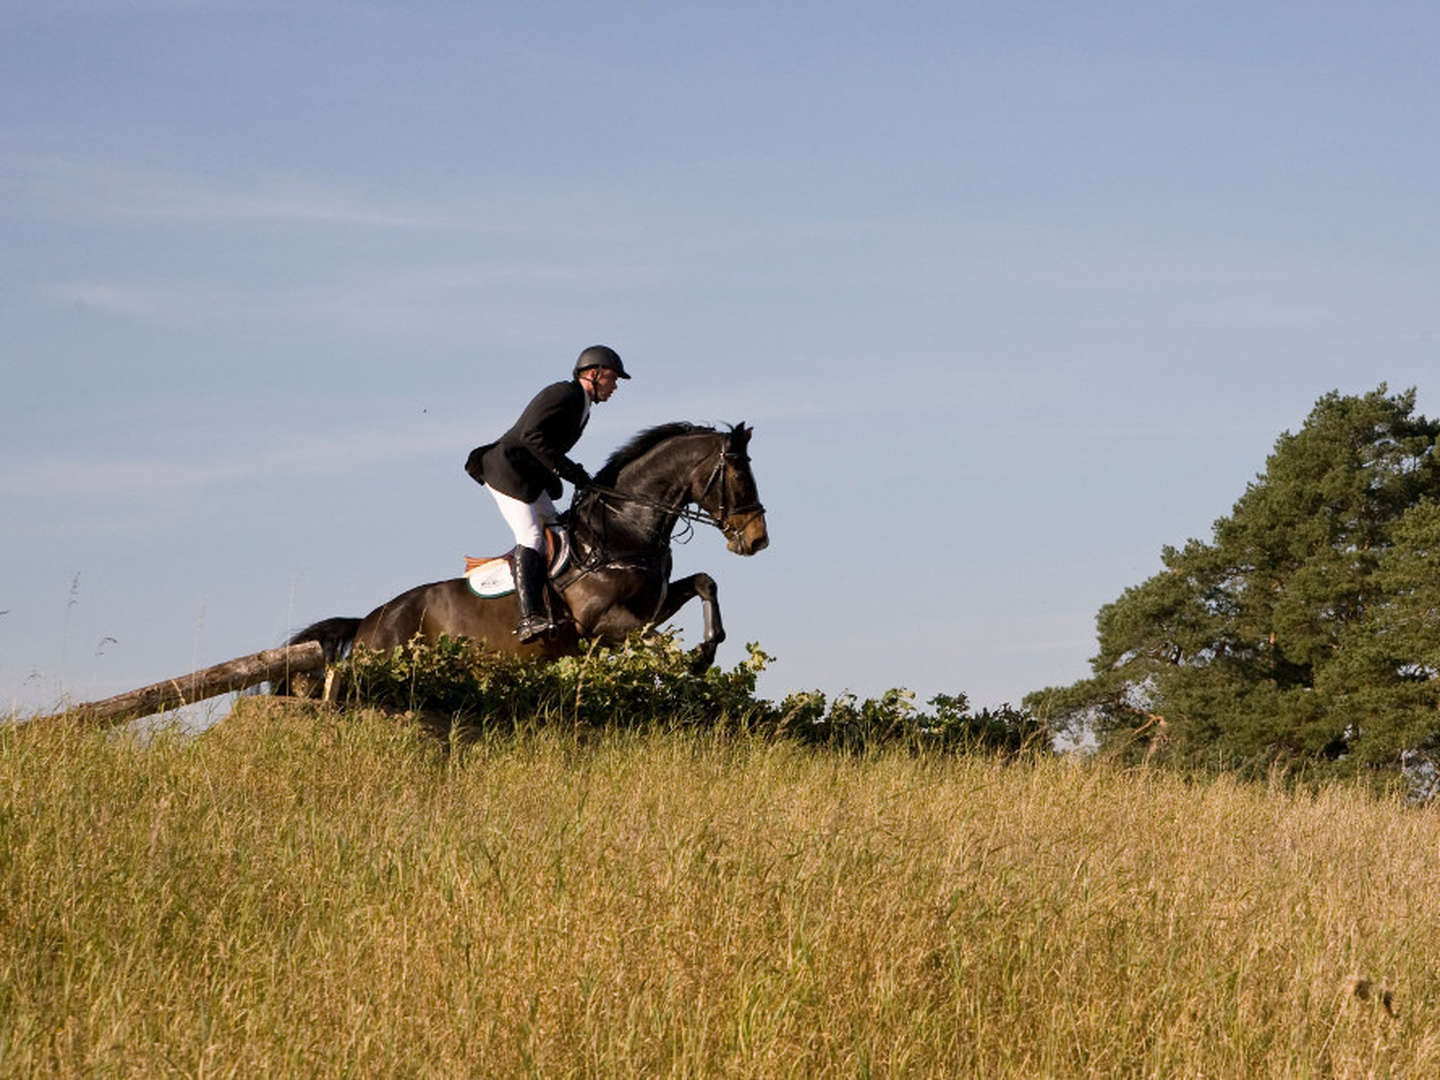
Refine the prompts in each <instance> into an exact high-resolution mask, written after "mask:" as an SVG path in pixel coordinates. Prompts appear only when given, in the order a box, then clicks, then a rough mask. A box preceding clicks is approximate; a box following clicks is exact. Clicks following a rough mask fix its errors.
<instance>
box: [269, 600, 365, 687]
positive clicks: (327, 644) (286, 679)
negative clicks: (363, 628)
mask: <svg viewBox="0 0 1440 1080" xmlns="http://www.w3.org/2000/svg"><path fill="white" fill-rule="evenodd" d="M359 629H360V620H359V619H353V618H350V617H348V616H345V615H336V616H334V617H333V618H329V619H321V620H320V621H319V622H316V623H311V624H310V625H309V626H307V627H305V629H304V630H301V631H300V632H299V633H298V634H296V635H294V636H293V637H292V638H290V640H289V641H287V642H285V644H286V645H304V644H305V643H306V642H307V641H318V642H319V643H320V647H321V648H322V649H323V650H324V652H325V663H327V664H333V663H335V661H336V660H340V659H342V658H343V657H345V656H347V655H349V653H350V646H351V645H352V644H353V643H354V641H355V631H357V630H359ZM323 684H324V676H323V675H317V673H315V672H313V671H294V672H291V673H289V674H287V675H285V676H283V677H282V678H280V679H278V680H276V681H275V682H273V683H272V684H271V685H270V692H271V693H272V694H284V695H291V696H294V697H319V696H320V690H321V687H322V685H323Z"/></svg>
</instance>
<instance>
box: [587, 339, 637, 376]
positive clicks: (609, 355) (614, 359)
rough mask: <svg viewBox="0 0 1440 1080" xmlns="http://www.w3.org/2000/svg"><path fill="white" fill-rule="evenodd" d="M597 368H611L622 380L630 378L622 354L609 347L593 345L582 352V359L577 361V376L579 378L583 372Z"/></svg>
mask: <svg viewBox="0 0 1440 1080" xmlns="http://www.w3.org/2000/svg"><path fill="white" fill-rule="evenodd" d="M597 367H603V368H609V369H610V370H611V371H613V372H615V374H616V375H618V376H619V377H620V378H622V379H628V378H629V377H630V376H629V375H628V374H627V373H626V371H625V364H624V362H623V361H621V359H620V354H619V353H617V352H616V351H615V350H614V349H612V348H610V346H609V345H591V346H590V347H589V348H588V349H586V350H585V351H584V352H582V353H581V354H580V358H579V359H578V360H576V361H575V375H576V377H579V375H580V373H581V372H582V371H586V370H588V369H589V368H597Z"/></svg>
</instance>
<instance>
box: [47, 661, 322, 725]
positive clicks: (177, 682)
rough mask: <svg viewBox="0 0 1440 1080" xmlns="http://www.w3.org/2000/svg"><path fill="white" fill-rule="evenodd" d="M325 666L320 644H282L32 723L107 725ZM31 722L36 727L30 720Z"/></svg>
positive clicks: (77, 706) (79, 706) (78, 706)
mask: <svg viewBox="0 0 1440 1080" xmlns="http://www.w3.org/2000/svg"><path fill="white" fill-rule="evenodd" d="M324 666H325V649H324V647H323V646H322V645H321V644H320V642H318V641H307V642H305V643H304V644H303V645H286V646H284V647H282V648H279V649H266V650H265V651H264V652H258V653H252V654H250V655H249V656H241V657H237V658H236V659H234V660H227V661H225V663H223V664H216V665H215V666H214V667H208V668H205V669H204V670H202V671H192V672H191V673H190V674H189V675H181V676H179V677H178V678H174V679H166V680H165V681H164V682H158V683H154V684H153V685H151V686H145V687H141V688H140V689H139V690H131V691H130V692H129V693H125V694H116V695H115V696H114V697H108V698H105V699H104V700H103V701H91V702H87V703H86V704H84V705H76V706H75V707H74V708H71V709H66V710H65V711H64V712H63V713H55V714H53V715H51V716H37V717H35V720H59V719H62V718H66V717H68V718H69V719H71V720H79V721H81V722H82V723H86V724H98V725H100V726H102V727H106V726H109V725H112V724H119V723H123V722H124V721H126V720H133V719H135V718H136V717H137V716H149V715H150V714H151V713H157V712H160V711H161V710H164V709H178V708H179V707H180V706H182V705H193V704H194V703H195V702H197V701H204V700H205V699H206V698H212V697H215V696H216V695H218V694H228V693H230V692H232V691H235V690H244V689H246V688H247V687H251V686H254V685H256V684H257V683H262V682H265V681H267V680H271V681H273V680H275V679H277V678H279V677H280V676H282V675H285V674H287V673H289V672H295V671H314V670H315V669H317V668H322V667H324ZM31 723H34V720H32V721H31Z"/></svg>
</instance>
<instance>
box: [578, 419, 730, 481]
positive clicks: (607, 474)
mask: <svg viewBox="0 0 1440 1080" xmlns="http://www.w3.org/2000/svg"><path fill="white" fill-rule="evenodd" d="M718 434H720V432H719V431H718V430H716V429H715V428H713V427H705V426H704V425H702V424H690V423H686V422H685V421H684V420H677V421H675V422H673V423H669V424H657V425H656V426H655V427H652V428H646V429H645V430H644V431H642V432H640V433H639V434H638V435H636V436H634V437H633V438H632V439H631V440H630V441H629V442H627V443H626V444H625V445H624V446H621V447H620V448H619V449H618V450H616V451H615V452H614V453H613V454H611V455H610V458H609V460H607V461H606V462H605V465H604V467H603V468H602V469H601V470H600V471H599V472H598V473H596V474H595V482H596V483H597V484H603V485H604V486H605V487H614V486H615V481H616V480H617V479H619V477H620V470H621V469H623V468H624V467H625V466H626V465H629V464H630V463H631V462H632V461H634V460H636V459H637V458H640V457H642V456H643V455H645V454H647V453H649V452H650V451H651V450H653V449H655V447H657V446H659V445H660V444H661V443H662V442H664V441H665V440H666V439H673V438H675V437H676V436H677V435H718Z"/></svg>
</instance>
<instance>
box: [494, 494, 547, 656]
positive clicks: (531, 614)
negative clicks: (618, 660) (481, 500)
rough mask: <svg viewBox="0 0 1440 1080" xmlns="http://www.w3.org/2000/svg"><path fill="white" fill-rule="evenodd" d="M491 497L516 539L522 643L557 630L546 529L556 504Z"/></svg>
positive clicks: (512, 559) (513, 564)
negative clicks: (550, 602) (548, 594)
mask: <svg viewBox="0 0 1440 1080" xmlns="http://www.w3.org/2000/svg"><path fill="white" fill-rule="evenodd" d="M490 493H491V494H492V495H494V496H495V503H496V505H497V506H499V508H500V515H501V516H502V517H503V518H504V519H505V523H506V524H507V525H509V526H510V531H511V532H512V533H514V535H515V549H514V550H513V551H512V552H511V553H510V565H511V567H512V568H513V569H514V572H515V595H516V598H517V599H518V601H519V603H520V622H519V624H518V625H517V626H516V628H515V633H516V635H517V636H518V637H519V638H520V640H521V641H530V640H531V639H533V638H537V637H539V636H541V635H542V634H548V633H549V632H550V631H552V630H554V629H555V624H554V623H553V622H552V621H551V619H550V615H549V611H548V609H547V607H546V604H545V580H546V577H547V576H548V566H547V560H546V557H545V525H546V523H547V522H550V521H553V520H554V519H555V504H554V503H553V502H551V501H550V496H548V495H546V494H544V493H543V492H542V493H541V495H540V497H539V498H538V499H536V500H535V501H534V502H533V503H526V502H521V501H520V500H519V499H514V498H511V497H510V496H509V495H506V494H504V493H502V492H499V491H496V490H495V489H494V488H493V487H492V488H491V489H490Z"/></svg>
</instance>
